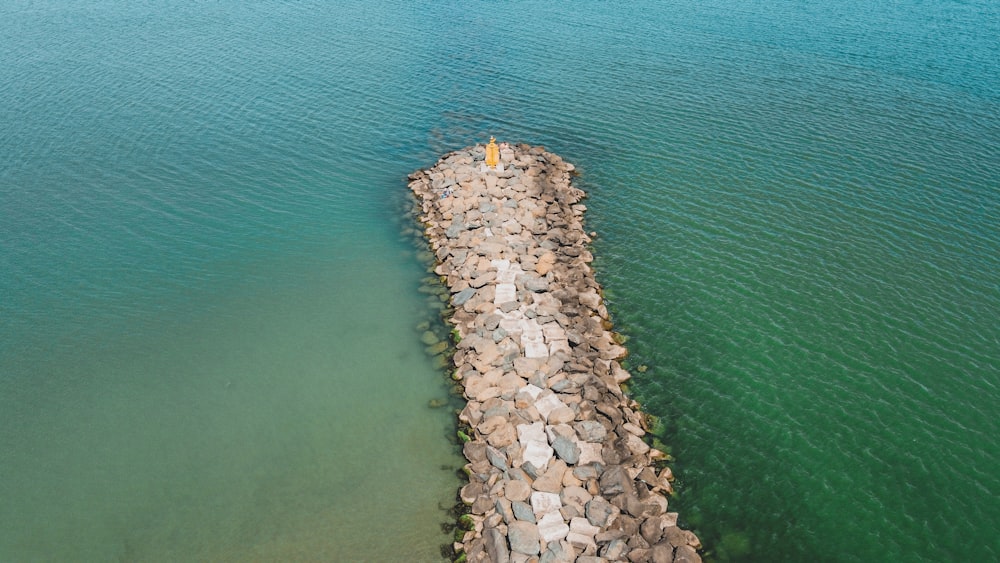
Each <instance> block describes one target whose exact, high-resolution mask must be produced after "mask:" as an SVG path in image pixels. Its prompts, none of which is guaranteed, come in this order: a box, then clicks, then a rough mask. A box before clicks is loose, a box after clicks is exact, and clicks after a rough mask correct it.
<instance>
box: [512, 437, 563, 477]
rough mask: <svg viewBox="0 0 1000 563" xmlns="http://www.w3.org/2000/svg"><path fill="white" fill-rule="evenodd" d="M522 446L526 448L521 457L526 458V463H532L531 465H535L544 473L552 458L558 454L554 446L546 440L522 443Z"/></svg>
mask: <svg viewBox="0 0 1000 563" xmlns="http://www.w3.org/2000/svg"><path fill="white" fill-rule="evenodd" d="M521 444H522V447H523V448H524V452H523V453H522V454H521V457H522V458H524V461H530V462H531V465H534V466H535V467H536V468H538V470H539V471H544V470H545V468H546V467H548V465H549V462H550V461H552V456H553V455H555V453H556V452H555V450H553V449H552V446H550V445H549V444H548V442H546V441H544V440H531V441H529V442H528V443H527V444H525V443H524V442H523V441H522V442H521Z"/></svg>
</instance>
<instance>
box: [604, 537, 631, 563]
mask: <svg viewBox="0 0 1000 563" xmlns="http://www.w3.org/2000/svg"><path fill="white" fill-rule="evenodd" d="M626 553H628V544H626V543H625V542H624V541H623V540H620V539H619V540H611V541H610V542H608V544H607V545H606V546H604V549H602V550H601V556H602V557H604V558H605V559H607V560H608V561H621V560H622V557H624V556H625V554H626Z"/></svg>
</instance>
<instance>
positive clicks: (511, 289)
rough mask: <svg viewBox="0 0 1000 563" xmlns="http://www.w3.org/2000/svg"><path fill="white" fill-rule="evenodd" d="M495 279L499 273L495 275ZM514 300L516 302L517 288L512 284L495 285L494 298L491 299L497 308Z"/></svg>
mask: <svg viewBox="0 0 1000 563" xmlns="http://www.w3.org/2000/svg"><path fill="white" fill-rule="evenodd" d="M497 277H498V278H499V277H500V275H499V272H498V273H497ZM515 300H517V286H515V285H514V284H512V283H498V284H497V290H496V296H495V297H494V298H493V304H494V305H497V306H499V305H501V304H503V303H507V302H509V301H515Z"/></svg>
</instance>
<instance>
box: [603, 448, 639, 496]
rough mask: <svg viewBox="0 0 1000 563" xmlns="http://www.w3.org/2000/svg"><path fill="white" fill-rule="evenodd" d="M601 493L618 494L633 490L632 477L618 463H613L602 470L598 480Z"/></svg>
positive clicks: (605, 494)
mask: <svg viewBox="0 0 1000 563" xmlns="http://www.w3.org/2000/svg"><path fill="white" fill-rule="evenodd" d="M605 449H607V448H605ZM600 485H601V494H603V495H604V496H608V497H610V496H614V495H619V494H622V493H624V492H627V491H633V489H634V488H633V486H632V479H630V478H629V476H628V473H626V472H625V469H624V468H623V467H622V466H620V465H615V466H612V467H609V468H607V469H605V470H604V474H603V475H601V480H600Z"/></svg>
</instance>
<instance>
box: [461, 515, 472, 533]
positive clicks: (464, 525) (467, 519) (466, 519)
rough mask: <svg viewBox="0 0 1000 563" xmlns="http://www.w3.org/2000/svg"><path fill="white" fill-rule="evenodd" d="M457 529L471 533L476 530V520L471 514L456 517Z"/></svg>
mask: <svg viewBox="0 0 1000 563" xmlns="http://www.w3.org/2000/svg"><path fill="white" fill-rule="evenodd" d="M458 527H459V528H461V529H463V530H465V531H467V532H468V531H471V530H475V529H476V520H475V518H473V517H472V515H471V514H463V515H461V516H459V517H458Z"/></svg>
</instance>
